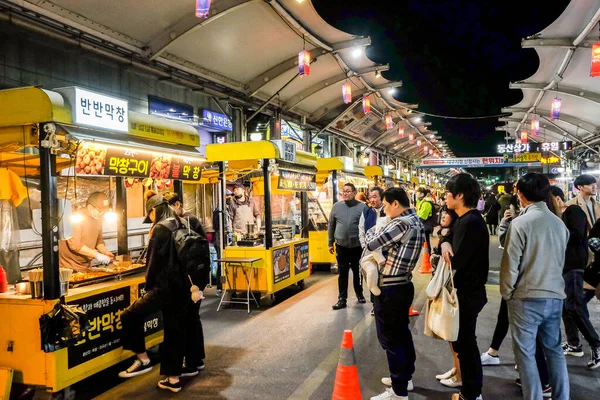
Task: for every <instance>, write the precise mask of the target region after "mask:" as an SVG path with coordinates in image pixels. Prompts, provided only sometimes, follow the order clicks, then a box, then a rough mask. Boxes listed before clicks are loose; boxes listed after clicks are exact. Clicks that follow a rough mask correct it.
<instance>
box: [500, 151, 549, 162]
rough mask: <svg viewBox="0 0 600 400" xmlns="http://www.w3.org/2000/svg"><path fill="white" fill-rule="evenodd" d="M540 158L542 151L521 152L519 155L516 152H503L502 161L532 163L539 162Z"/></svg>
mask: <svg viewBox="0 0 600 400" xmlns="http://www.w3.org/2000/svg"><path fill="white" fill-rule="evenodd" d="M541 159H542V153H522V154H519V155H516V154H514V153H513V154H505V155H504V162H507V163H532V162H540V160H541Z"/></svg>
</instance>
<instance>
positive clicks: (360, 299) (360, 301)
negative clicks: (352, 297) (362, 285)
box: [358, 296, 367, 304]
mask: <svg viewBox="0 0 600 400" xmlns="http://www.w3.org/2000/svg"><path fill="white" fill-rule="evenodd" d="M358 302H359V303H360V304H365V303H366V302H367V300H366V299H365V298H364V297H362V296H361V297H359V298H358Z"/></svg>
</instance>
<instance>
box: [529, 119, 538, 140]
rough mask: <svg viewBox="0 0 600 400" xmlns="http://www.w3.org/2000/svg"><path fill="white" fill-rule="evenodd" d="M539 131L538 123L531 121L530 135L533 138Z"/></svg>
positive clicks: (535, 120)
mask: <svg viewBox="0 0 600 400" xmlns="http://www.w3.org/2000/svg"><path fill="white" fill-rule="evenodd" d="M539 131H540V121H539V120H537V119H534V120H531V133H532V134H533V136H537V134H538V132H539Z"/></svg>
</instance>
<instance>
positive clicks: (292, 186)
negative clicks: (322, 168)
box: [277, 169, 317, 192]
mask: <svg viewBox="0 0 600 400" xmlns="http://www.w3.org/2000/svg"><path fill="white" fill-rule="evenodd" d="M277 188H278V189H281V190H292V191H294V192H309V191H314V190H317V176H316V175H315V174H310V173H308V172H296V171H289V170H287V169H280V170H279V180H278V182H277Z"/></svg>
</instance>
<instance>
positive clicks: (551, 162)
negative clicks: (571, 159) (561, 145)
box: [540, 156, 560, 164]
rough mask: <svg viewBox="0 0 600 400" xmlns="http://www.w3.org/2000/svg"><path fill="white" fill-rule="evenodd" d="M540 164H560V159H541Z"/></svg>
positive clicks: (555, 157)
mask: <svg viewBox="0 0 600 400" xmlns="http://www.w3.org/2000/svg"><path fill="white" fill-rule="evenodd" d="M540 162H541V163H542V164H558V163H560V157H557V156H548V157H542V158H541V159H540Z"/></svg>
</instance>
